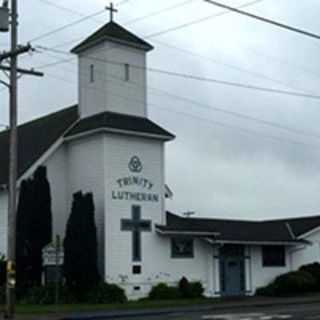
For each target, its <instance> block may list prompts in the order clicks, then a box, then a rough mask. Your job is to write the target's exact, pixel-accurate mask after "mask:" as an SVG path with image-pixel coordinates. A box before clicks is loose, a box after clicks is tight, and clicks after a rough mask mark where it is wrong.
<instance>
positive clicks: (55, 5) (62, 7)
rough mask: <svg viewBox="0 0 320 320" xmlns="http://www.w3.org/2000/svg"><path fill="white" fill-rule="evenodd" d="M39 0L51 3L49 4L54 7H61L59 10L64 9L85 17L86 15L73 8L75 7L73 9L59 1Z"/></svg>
mask: <svg viewBox="0 0 320 320" xmlns="http://www.w3.org/2000/svg"><path fill="white" fill-rule="evenodd" d="M38 1H40V2H43V3H45V4H47V5H49V6H52V7H54V8H57V9H59V10H63V11H66V12H69V13H71V14H74V15H77V16H81V17H85V16H86V15H85V14H84V13H82V12H79V11H76V10H73V9H71V8H68V7H65V6H62V5H60V4H57V3H55V2H53V1H50V0H38Z"/></svg>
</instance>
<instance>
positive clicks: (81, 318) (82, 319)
mask: <svg viewBox="0 0 320 320" xmlns="http://www.w3.org/2000/svg"><path fill="white" fill-rule="evenodd" d="M314 303H320V297H318V298H314V299H305V300H304V299H300V300H298V299H297V300H290V299H288V300H281V301H276V300H275V301H270V302H266V301H261V302H251V303H250V302H246V303H241V302H239V303H233V304H232V303H230V304H228V303H225V304H220V305H219V304H216V305H215V304H214V303H213V304H210V305H195V306H192V307H177V308H170V309H169V308H163V309H154V310H150V309H149V310H129V311H110V312H105V313H103V312H101V313H95V314H91V315H89V314H87V315H85V314H82V315H70V316H66V317H63V318H61V320H102V319H106V320H107V319H122V318H138V317H152V316H161V315H172V314H175V313H196V312H201V311H217V310H219V311H222V310H228V311H230V309H233V310H236V309H244V308H266V307H275V306H289V305H301V304H302V305H303V304H314Z"/></svg>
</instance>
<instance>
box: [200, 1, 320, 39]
mask: <svg viewBox="0 0 320 320" xmlns="http://www.w3.org/2000/svg"><path fill="white" fill-rule="evenodd" d="M204 1H205V2H208V3H210V4H212V5H214V6H216V7H220V8H223V9H226V10H229V11H231V12H235V13H238V14H241V15H244V16H246V17H249V18H252V19H255V20H259V21H262V22H265V23H268V24H271V25H273V26H276V27H279V28H282V29H286V30H289V31H293V32H295V33H299V34H302V35H304V36H307V37H311V38H314V39H317V40H319V39H320V35H318V34H315V33H312V32H309V31H306V30H302V29H299V28H296V27H292V26H289V25H287V24H284V23H281V22H278V21H275V20H272V19H268V18H265V17H262V16H258V15H256V14H253V13H250V12H247V11H244V10H240V9H239V8H235V7H231V6H228V5H226V4H223V3H220V2H217V1H213V0H204Z"/></svg>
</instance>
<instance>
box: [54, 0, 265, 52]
mask: <svg viewBox="0 0 320 320" xmlns="http://www.w3.org/2000/svg"><path fill="white" fill-rule="evenodd" d="M192 1H193V0H189V1H183V2H180V3H178V4H176V5H174V6H169V7H167V8H164V9H161V10H159V11H155V12H153V13H150V14H148V15H144V16H141V17H138V18H134V19H132V20H129V21H127V22H125V23H124V24H125V25H130V24H132V23H136V22H138V21H141V20H144V19H147V18H149V17H153V16H156V15H159V14H162V13H164V12H167V11H170V10H174V9H177V8H179V7H182V6H185V5H187V4H188V3H191V2H192ZM262 1H264V0H255V1H251V2H247V3H245V4H243V5H241V6H239V8H244V7H249V6H252V5H255V4H257V3H259V2H262ZM226 14H229V12H228V11H224V12H220V13H217V14H213V15H210V16H207V17H204V18H200V19H196V20H193V21H190V22H188V23H184V24H181V25H178V26H175V27H172V28H169V29H165V30H162V31H159V32H155V33H152V34H149V35H145V36H143V38H146V39H147V38H155V37H158V36H160V35H163V34H166V33H169V32H173V31H175V30H179V29H182V28H185V27H188V26H192V25H194V24H198V23H201V22H204V21H207V20H210V19H213V18H217V17H220V16H223V15H226ZM81 39H83V37H81V38H77V39H74V40H71V41H70V42H69V41H68V42H64V43H59V44H57V45H55V46H54V47H52V48H57V47H61V46H65V45H68V44H72V43H74V42H77V41H79V40H81Z"/></svg>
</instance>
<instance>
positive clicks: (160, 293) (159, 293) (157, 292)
mask: <svg viewBox="0 0 320 320" xmlns="http://www.w3.org/2000/svg"><path fill="white" fill-rule="evenodd" d="M179 298H181V294H180V290H179V289H178V288H177V287H169V286H168V285H167V284H165V283H159V284H157V285H156V286H154V287H153V288H152V289H151V291H150V293H149V299H151V300H172V299H179Z"/></svg>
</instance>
